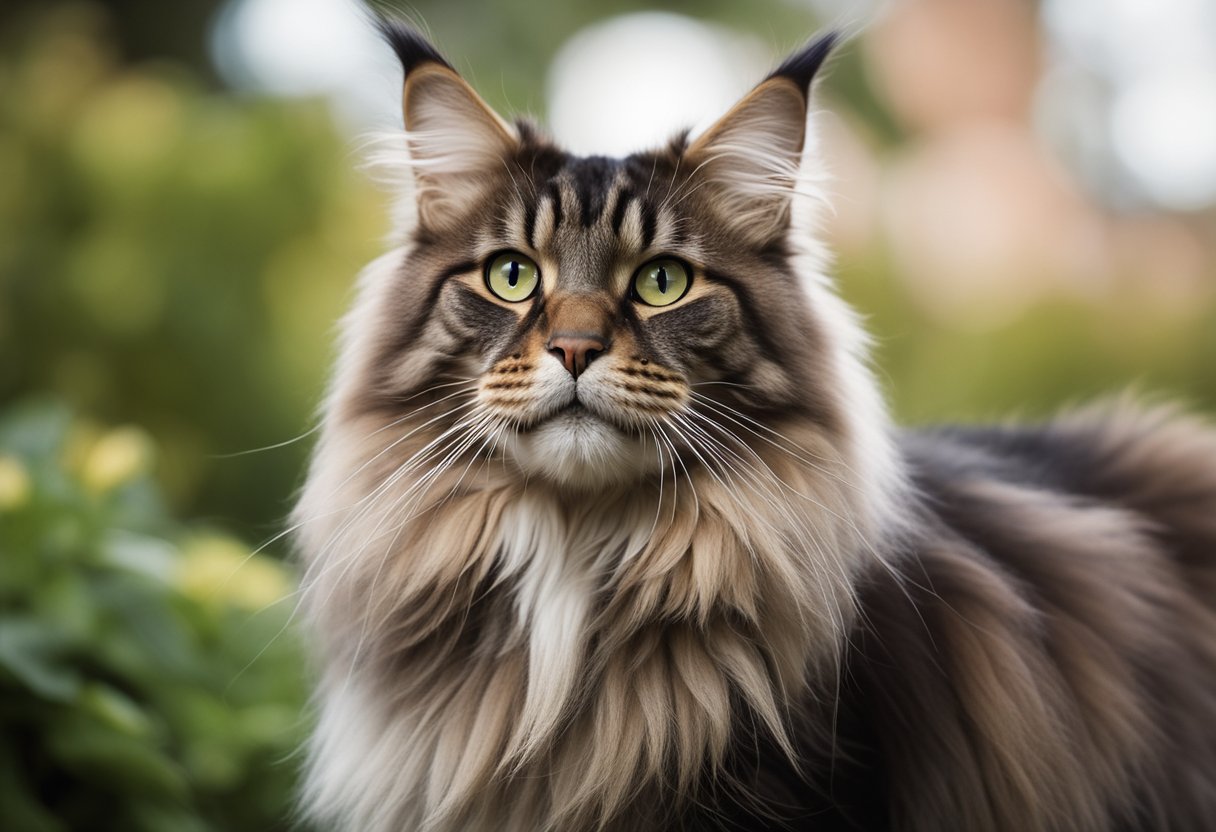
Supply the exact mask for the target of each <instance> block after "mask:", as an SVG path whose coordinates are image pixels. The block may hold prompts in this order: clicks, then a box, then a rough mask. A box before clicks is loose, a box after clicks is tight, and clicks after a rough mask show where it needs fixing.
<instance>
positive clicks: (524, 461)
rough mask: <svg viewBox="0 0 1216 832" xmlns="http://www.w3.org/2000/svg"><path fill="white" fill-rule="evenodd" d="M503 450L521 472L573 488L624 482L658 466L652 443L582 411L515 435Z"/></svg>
mask: <svg viewBox="0 0 1216 832" xmlns="http://www.w3.org/2000/svg"><path fill="white" fill-rule="evenodd" d="M507 451H508V453H509V454H510V456H511V457H512V458H513V459H514V460H515V463H516V464H517V465H518V466H519V468H520V469H521V470H522V471H523V473H525V474H526V475H528V476H539V477H543V478H545V479H548V480H551V481H553V482H556V483H558V484H560V485H564V486H571V487H576V488H603V487H605V486H611V485H624V484H627V483H630V482H634V481H636V480H638V479H641V478H642V477H644V476H646V475H647V474H653V473H656V472H657V471H658V470H659V457H658V454H657V453H656V452H655V449H654V447H653V445H650V444H648V443H647V442H646V441H645V440H643V439H642V438H641V437H639V436H634V435H631V434H628V433H625V432H624V431H622V430H621V429H620V428H618V427H615V426H614V425H612V424H610V423H608V422H606V421H604V420H603V419H601V418H599V417H597V416H595V415H593V414H591V413H589V412H587V411H585V410H577V411H573V412H564V413H559V414H558V415H556V416H553V417H551V418H550V419H547V420H546V421H545V422H544V423H542V424H540V425H538V426H537V427H535V428H533V429H532V430H529V431H526V432H521V433H519V434H517V435H515V436H514V437H512V438H511V439H510V440H509V441H508V443H507Z"/></svg>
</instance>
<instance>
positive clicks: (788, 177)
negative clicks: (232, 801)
mask: <svg viewBox="0 0 1216 832" xmlns="http://www.w3.org/2000/svg"><path fill="white" fill-rule="evenodd" d="M382 27H383V29H384V32H385V35H386V37H387V39H388V41H389V42H390V44H392V45H393V47H394V48H395V49H396V51H397V53H398V56H399V57H400V58H401V63H402V66H403V68H404V70H405V72H406V81H405V99H404V102H403V103H404V109H405V119H406V127H407V135H406V136H405V137H404V139H403V138H402V137H400V136H395V137H393V140H394V141H396V142H397V143H398V145H399V146H402V147H407V148H408V151H409V155H408V158H406V159H405V160H404V162H403V164H401V166H400V167H401V169H402V170H403V171H404V176H401V177H398V179H399V180H400V181H402V182H403V184H405V185H406V186H407V187H408V190H409V198H408V200H407V202H408V207H409V214H410V217H411V218H410V220H409V221H408V223H407V224H406V225H405V226H404V227H403V232H402V233H403V235H404V239H405V242H404V244H403V245H402V246H401V248H399V249H396V250H394V251H392V252H390V253H389V254H387V255H385V256H384V257H382V258H380V259H379V260H377V261H376V262H375V263H373V264H372V265H371V266H370V267H369V268H368V269H367V270H366V271H365V272H364V274H363V275H362V277H361V278H360V282H359V292H358V296H357V300H356V303H355V306H354V308H353V309H352V311H351V312H350V313H349V314H348V315H347V317H346V319H345V320H344V322H343V328H342V339H341V349H340V355H339V360H338V366H337V369H336V372H335V375H334V380H333V383H332V387H331V389H330V391H329V394H328V398H327V402H326V406H325V419H324V425H323V431H322V438H321V441H320V443H319V445H318V447H317V449H316V452H315V455H314V458H313V461H312V465H311V468H310V471H309V475H308V481H307V484H306V486H305V488H304V491H303V494H302V496H301V499H300V502H299V504H298V506H297V509H296V512H295V522H296V527H297V532H296V536H297V542H298V546H299V549H300V552H301V556H302V559H303V562H304V566H305V576H304V580H303V585H302V595H303V607H304V610H305V613H306V615H307V618H308V621H309V624H310V630H309V632H310V633H311V634H312V640H313V643H314V646H315V649H316V652H317V655H318V657H319V660H320V667H319V671H320V673H319V675H320V679H319V683H318V705H319V718H318V723H317V726H316V728H315V731H314V733H313V737H312V741H311V744H310V749H309V763H308V776H307V781H306V783H305V786H304V790H303V799H304V802H305V804H306V807H307V810H308V812H309V813H310V815H311V816H312V817H313V818H314V819H315V820H317V821H318V822H319V823H321V824H323V825H324V826H325V827H326V828H342V829H350V830H359V831H360V832H396V831H397V830H405V829H408V830H414V829H422V830H428V832H448V831H449V830H452V831H453V832H454V830H473V831H474V832H478V831H479V830H486V831H487V832H488V831H489V830H507V832H525V831H526V832H535V831H536V830H543V831H546V832H548V831H550V830H551V831H553V832H556V830H571V832H583V830H660V829H672V828H688V829H702V828H726V829H761V828H786V827H785V826H782V825H781V824H780V822H779V818H780V817H784V818H785V819H787V820H788V821H789V822H790V826H791V827H792V828H803V827H804V826H805V824H806V822H807V818H811V817H813V818H814V822H815V823H817V824H820V823H822V824H823V825H824V826H825V827H829V828H901V829H912V830H925V832H931V831H932V830H938V829H954V828H965V829H993V830H1008V832H1015V831H1016V832H1022V830H1042V832H1051V831H1052V830H1065V829H1068V830H1072V829H1078V830H1095V832H1096V830H1105V829H1112V828H1163V829H1164V828H1176V829H1179V830H1191V829H1194V830H1199V829H1204V828H1206V826H1207V822H1208V821H1209V820H1210V818H1211V817H1212V816H1213V815H1214V814H1216V784H1214V781H1213V776H1212V774H1211V772H1212V771H1214V770H1216V738H1214V737H1213V735H1212V726H1213V725H1216V694H1214V693H1213V690H1216V638H1214V634H1216V614H1214V613H1213V603H1214V602H1213V596H1214V594H1216V577H1213V576H1214V575H1216V566H1214V565H1213V553H1214V552H1216V520H1213V518H1216V438H1214V437H1213V435H1212V433H1211V432H1210V431H1207V430H1205V429H1203V428H1201V427H1199V426H1197V425H1194V424H1192V423H1190V422H1187V421H1185V420H1182V419H1177V418H1175V417H1173V416H1171V415H1169V414H1167V413H1165V412H1164V411H1161V412H1158V413H1151V414H1148V415H1145V414H1142V413H1139V412H1133V411H1131V410H1130V409H1127V408H1116V409H1115V410H1114V412H1113V415H1112V413H1111V412H1109V411H1102V412H1094V413H1083V414H1079V415H1077V416H1075V417H1073V418H1072V419H1066V420H1061V421H1060V422H1057V423H1055V424H1053V425H1049V426H1047V427H1044V428H1039V429H970V430H962V429H954V430H944V431H937V432H897V431H896V430H895V429H894V428H892V427H891V426H890V425H889V423H888V420H887V416H886V411H885V407H884V403H883V400H882V396H881V394H880V391H879V389H878V386H877V385H876V384H875V381H874V379H873V377H872V374H871V373H870V371H869V368H868V363H867V348H868V341H867V338H866V335H865V333H864V331H863V330H862V328H861V326H860V325H859V322H858V320H857V318H856V316H855V314H854V313H853V312H852V311H851V310H850V309H849V308H848V306H847V305H846V304H845V303H844V302H843V301H842V300H841V299H840V298H839V297H838V296H837V295H836V293H835V292H834V290H833V287H832V285H831V282H830V281H829V279H828V278H827V277H826V275H825V265H826V259H827V258H826V256H825V254H824V252H823V251H822V249H821V248H820V247H819V246H818V245H817V243H815V241H814V240H813V238H812V237H811V236H810V235H809V234H807V233H806V231H805V230H806V229H809V228H813V227H815V226H816V216H815V212H816V211H818V210H819V209H820V208H821V206H822V198H821V196H820V192H819V191H818V190H817V188H816V184H817V183H818V182H819V180H820V179H821V177H820V175H819V174H818V173H817V172H816V167H815V165H816V160H817V154H816V149H815V134H814V131H813V129H808V127H807V125H808V122H807V97H808V94H809V85H810V84H811V81H812V79H813V77H814V75H815V72H816V71H817V70H818V68H819V67H820V66H821V64H822V63H823V61H824V60H825V58H826V55H827V52H828V50H829V49H830V48H831V46H832V44H833V41H834V39H833V38H832V37H831V36H828V37H825V38H821V39H819V40H817V41H814V42H812V43H810V44H808V45H807V47H805V48H804V49H803V50H800V51H799V52H797V53H796V54H795V55H793V56H791V58H790V59H788V60H787V61H786V62H785V63H783V64H782V65H781V67H779V68H778V69H777V70H776V71H775V72H774V73H773V75H772V76H770V77H769V78H768V79H766V80H764V81H762V82H761V83H760V84H759V85H757V87H756V88H755V89H754V90H753V91H752V93H750V94H749V95H748V96H746V97H745V98H744V99H743V101H741V102H740V103H739V104H738V105H737V106H736V107H735V108H733V109H732V110H731V111H730V112H729V113H728V114H727V115H726V116H725V117H724V118H723V119H722V120H720V121H719V122H718V123H717V124H716V125H714V126H713V127H711V128H710V129H709V130H707V131H706V132H705V133H704V134H702V135H701V136H699V137H697V138H696V139H694V140H693V141H691V142H690V141H689V140H688V139H687V138H686V137H683V136H681V137H677V139H675V140H674V141H673V142H672V143H671V144H670V145H669V146H667V147H664V148H661V149H659V150H656V151H652V152H647V153H638V154H635V155H633V156H630V157H627V158H625V159H619V160H614V159H604V158H599V157H590V158H576V157H573V156H570V155H569V154H566V153H564V152H563V151H561V150H560V149H559V148H557V147H555V146H554V145H553V144H552V143H550V142H549V141H548V140H547V139H545V138H544V137H543V136H542V135H541V134H540V133H539V132H538V131H537V130H536V129H535V128H534V127H532V126H531V125H529V124H527V123H526V122H517V123H515V124H508V123H507V122H505V121H503V120H502V119H501V118H499V117H498V116H497V115H496V114H495V113H493V111H491V110H490V109H489V108H488V107H487V106H486V105H485V104H484V103H483V102H482V101H481V99H480V98H479V97H478V96H477V95H476V93H475V92H474V91H473V90H472V88H471V87H469V85H468V84H467V83H465V82H464V81H463V80H462V79H461V78H460V77H459V75H457V74H456V73H455V71H454V70H452V68H451V66H450V65H449V64H448V63H447V62H446V61H444V60H443V58H442V57H440V56H439V55H438V53H437V52H435V50H434V48H433V47H431V46H430V44H428V43H427V42H426V41H425V40H423V39H422V38H421V37H420V36H419V35H418V34H417V33H416V32H413V31H412V30H410V29H408V28H406V27H403V26H400V25H398V24H395V23H392V22H388V21H386V22H383V24H382ZM812 123H813V122H812ZM386 158H388V159H390V160H391V159H392V158H396V157H394V155H393V154H392V153H390V154H388V156H387V157H386ZM504 250H515V251H520V252H524V253H526V254H527V255H528V256H529V257H531V258H532V259H533V260H534V261H535V262H537V263H538V264H539V267H540V271H541V280H540V287H539V290H538V292H537V294H536V295H535V296H533V297H531V298H529V299H527V300H525V301H523V302H520V303H514V304H508V303H505V302H503V301H501V300H499V299H496V298H495V297H494V296H493V295H492V294H490V293H489V292H488V291H487V290H486V289H485V287H484V285H483V283H482V269H483V267H484V264H485V262H486V260H487V258H489V257H491V256H492V255H493V254H494V253H496V252H502V251H504ZM660 255H662V256H674V257H678V258H680V259H681V260H683V261H686V262H688V263H689V264H691V266H692V267H693V269H694V273H695V274H694V283H693V286H692V288H691V289H690V290H689V292H688V293H687V295H686V296H685V297H683V298H682V299H680V300H678V301H677V302H675V303H674V304H672V305H671V306H669V307H663V308H651V307H645V306H642V305H639V304H638V303H637V302H636V301H634V300H631V299H630V297H629V292H628V289H629V281H630V279H631V278H632V275H633V274H634V273H635V272H636V270H637V269H638V268H639V267H640V266H642V265H643V264H645V263H646V262H648V261H650V260H652V259H653V258H655V257H658V256H660ZM555 336H562V337H566V338H568V339H573V340H574V341H576V342H578V341H580V339H581V342H582V343H583V345H584V346H587V344H593V345H594V346H595V355H593V356H591V358H590V359H588V358H587V354H584V360H582V363H581V365H580V363H579V361H577V360H576V361H571V360H570V355H568V354H567V353H566V352H565V349H566V347H562V346H561V345H560V344H558V345H557V346H555V342H554V338H555ZM565 343H567V344H569V343H570V342H569V341H567V342H565ZM571 349H573V347H571ZM833 824H836V825H835V826H833Z"/></svg>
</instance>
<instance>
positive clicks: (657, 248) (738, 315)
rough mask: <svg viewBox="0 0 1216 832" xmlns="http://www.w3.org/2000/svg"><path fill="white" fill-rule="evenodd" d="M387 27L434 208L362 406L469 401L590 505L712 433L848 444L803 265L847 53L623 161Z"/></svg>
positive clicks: (373, 338) (806, 60) (765, 84)
mask: <svg viewBox="0 0 1216 832" xmlns="http://www.w3.org/2000/svg"><path fill="white" fill-rule="evenodd" d="M381 26H382V29H383V32H384V34H385V36H386V38H387V40H388V42H389V43H390V44H391V45H392V47H393V48H394V50H395V51H396V53H397V55H398V57H399V58H400V60H401V64H402V67H403V69H404V72H405V81H404V94H403V108H404V121H405V128H406V139H405V141H406V142H407V143H408V150H409V166H410V168H411V170H412V178H413V180H414V181H413V185H414V188H413V199H414V200H415V201H416V208H417V211H416V221H415V222H414V223H413V225H412V228H411V229H410V236H409V239H408V241H407V245H406V246H405V247H404V248H403V250H402V251H401V252H399V253H398V254H397V255H396V258H397V259H396V261H395V262H394V264H393V265H392V267H391V275H390V276H389V277H388V278H387V279H386V280H385V283H386V284H388V285H387V287H386V288H385V289H384V290H383V291H381V292H379V293H378V294H377V298H378V300H377V301H376V302H375V303H374V304H370V306H371V307H374V308H367V309H365V310H364V314H363V315H362V316H361V317H360V320H359V323H358V326H360V327H361V328H364V329H367V330H369V331H370V333H371V334H370V335H367V336H366V339H365V340H366V341H367V349H366V350H365V351H364V353H365V354H364V360H363V362H362V364H363V366H362V367H361V368H360V369H359V370H358V371H357V372H355V373H352V374H351V375H353V376H355V377H357V378H358V380H359V381H358V386H359V388H360V389H359V391H358V394H357V395H356V396H354V397H353V398H354V399H355V400H356V401H357V405H356V406H357V407H358V408H361V409H363V410H364V411H367V412H376V413H379V414H382V416H384V417H392V418H395V417H397V416H401V415H403V413H404V410H405V409H406V408H408V407H409V406H410V405H417V404H418V403H419V401H423V402H425V401H428V400H429V399H430V398H432V397H433V395H434V392H435V391H443V392H446V393H449V394H451V393H452V391H453V390H454V389H455V388H459V387H460V385H461V384H462V383H463V384H466V385H467V388H462V389H467V391H468V393H469V395H470V396H471V403H470V406H469V408H468V410H467V411H465V412H464V413H463V414H462V415H463V417H464V418H465V419H466V420H467V425H468V427H469V430H470V432H478V433H479V434H480V436H481V441H483V442H484V443H485V447H487V448H489V449H492V450H493V451H495V452H498V453H501V454H502V455H503V456H504V458H505V459H506V460H507V461H508V463H509V464H512V465H514V466H517V469H518V470H519V471H520V472H521V473H522V474H524V475H526V476H528V477H534V476H535V477H540V478H543V479H546V480H549V481H552V482H555V483H558V484H561V485H563V486H576V487H580V488H597V487H601V486H608V485H613V484H622V483H628V482H630V481H633V480H635V479H637V478H640V477H644V476H646V475H648V474H654V473H656V472H658V471H660V470H661V469H663V468H664V467H665V466H666V467H674V466H675V465H676V463H677V462H680V461H687V462H694V463H695V462H696V454H697V453H698V451H697V447H698V444H702V449H701V453H702V454H712V449H705V448H704V447H703V443H698V442H697V437H698V436H702V435H705V434H706V433H707V432H709V431H710V430H711V426H710V425H709V424H708V422H709V421H713V422H715V423H718V424H721V423H722V422H723V420H724V419H733V420H735V422H736V424H735V425H734V426H733V427H734V430H735V432H736V433H738V432H741V431H742V430H750V429H751V428H749V427H748V426H747V425H748V420H752V419H760V420H763V421H766V422H767V421H770V420H771V419H772V418H773V417H774V415H776V416H777V417H778V418H781V417H791V418H799V419H813V420H817V421H818V422H820V423H822V426H823V428H824V429H825V430H826V431H829V432H830V431H832V430H833V429H835V428H837V427H839V426H838V424H836V423H837V422H838V421H839V413H838V410H839V406H838V405H837V404H836V402H837V401H839V400H840V397H839V396H838V395H837V394H836V391H835V390H833V387H834V386H836V385H835V382H834V381H833V368H832V367H831V366H830V365H831V360H830V358H829V356H830V353H831V350H830V349H829V347H830V345H829V344H827V343H825V342H826V341H827V340H828V339H829V338H830V333H827V332H826V331H825V327H824V326H823V325H822V324H821V321H820V320H819V319H818V318H817V317H816V315H814V314H812V310H811V309H810V307H809V304H808V302H807V297H806V294H805V290H804V286H803V281H800V279H799V276H798V274H797V268H796V266H795V265H794V263H793V262H792V258H791V255H792V253H793V251H794V250H795V248H796V246H795V245H794V244H793V243H792V241H791V236H793V234H792V233H791V232H792V231H793V232H795V233H803V232H802V231H801V230H799V229H792V227H791V214H792V209H793V208H794V207H795V205H794V203H795V201H796V199H797V198H798V196H799V181H800V180H799V171H800V164H801V160H802V155H803V146H804V142H805V140H806V135H807V126H806V125H807V116H808V96H809V93H810V86H811V82H812V80H813V79H814V77H815V74H816V72H817V71H818V70H819V69H820V67H821V66H822V64H823V62H824V60H825V59H826V58H827V56H828V54H829V52H830V50H831V48H832V46H833V44H834V42H835V37H834V36H833V35H827V36H824V37H821V38H819V39H817V40H814V41H812V42H810V43H809V44H808V45H807V46H806V47H805V48H803V49H802V50H800V51H799V52H797V53H796V54H794V55H793V56H791V57H790V58H789V59H788V60H786V61H785V62H784V63H783V64H781V66H780V67H779V68H778V69H777V70H776V71H774V72H773V73H772V74H771V75H770V76H769V77H767V78H766V79H764V80H763V81H761V82H760V83H759V84H758V85H757V86H756V87H755V88H754V89H752V91H751V92H750V93H748V94H747V95H746V96H745V97H744V98H743V99H742V100H741V101H739V102H738V103H737V104H736V105H735V106H734V107H733V108H731V109H730V111H729V112H727V113H726V114H725V115H724V116H722V118H721V119H720V120H718V122H717V123H716V124H714V125H713V126H712V127H710V128H709V129H708V130H706V131H705V132H704V133H702V134H701V135H699V136H697V137H695V138H692V139H689V138H688V137H687V136H686V135H681V136H678V137H676V138H675V139H674V140H673V141H671V142H670V144H668V145H667V146H666V147H662V148H659V149H656V150H650V151H644V152H639V153H635V154H633V155H631V156H628V157H625V158H623V159H614V158H605V157H599V156H591V157H578V156H574V155H571V154H569V153H566V152H564V151H563V150H561V149H560V148H559V147H558V146H556V145H555V144H554V143H552V142H551V141H550V140H549V139H547V138H546V137H545V136H543V135H542V134H541V133H540V132H539V131H538V130H537V129H536V128H535V127H533V126H531V125H530V124H529V123H527V122H524V121H517V122H514V123H512V122H508V121H507V120H505V119H503V118H502V117H500V116H499V115H498V114H497V113H495V112H494V111H493V110H492V109H491V108H490V107H489V106H488V105H487V104H486V103H485V102H484V101H483V100H482V99H481V98H480V97H479V96H478V94H477V93H476V92H475V91H474V90H473V88H472V87H471V86H470V85H469V84H468V83H467V82H466V81H465V80H464V79H462V78H461V77H460V75H459V74H458V73H457V72H456V71H455V70H454V69H453V68H452V66H451V65H450V64H449V63H448V62H447V61H446V60H444V58H443V57H442V56H441V55H440V54H439V53H438V52H437V51H436V50H435V48H434V47H433V46H431V45H430V44H429V43H428V42H426V41H425V40H424V39H423V38H422V37H421V36H420V35H419V34H417V33H416V32H415V31H413V30H412V29H409V28H407V27H405V26H403V25H400V24H397V23H394V22H384V23H382V24H381ZM369 316H370V317H369ZM444 385H447V386H446V387H445V386H444ZM407 402H408V403H409V405H407V404H406V403H407ZM462 403H464V402H463V400H462ZM715 408H716V409H717V410H716V412H715ZM706 414H711V416H708V417H707V416H706Z"/></svg>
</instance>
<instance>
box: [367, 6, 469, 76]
mask: <svg viewBox="0 0 1216 832" xmlns="http://www.w3.org/2000/svg"><path fill="white" fill-rule="evenodd" d="M375 25H376V29H377V30H379V32H380V35H381V37H383V38H384V41H385V43H387V44H388V45H389V46H391V47H392V49H393V52H395V53H396V54H397V59H398V60H399V61H401V69H402V70H403V71H404V72H405V74H406V75H407V76H408V75H409V74H410V73H411V72H412V71H413V70H414V69H415V68H416V67H419V66H421V65H422V64H427V63H433V64H438V65H440V66H443V67H447V68H448V69H452V65H451V64H449V63H448V62H447V61H446V60H445V59H444V57H443V56H442V55H440V54H439V50H437V49H436V48H435V47H434V46H432V45H431V42H430V41H428V40H427V39H426V38H425V37H423V35H422V33H421V32H419V31H418V30H417V29H415V28H414V27H413V26H410V25H409V24H408V23H404V22H402V21H400V20H395V19H393V18H391V17H384V16H379V15H378V16H377V17H376V19H375Z"/></svg>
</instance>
